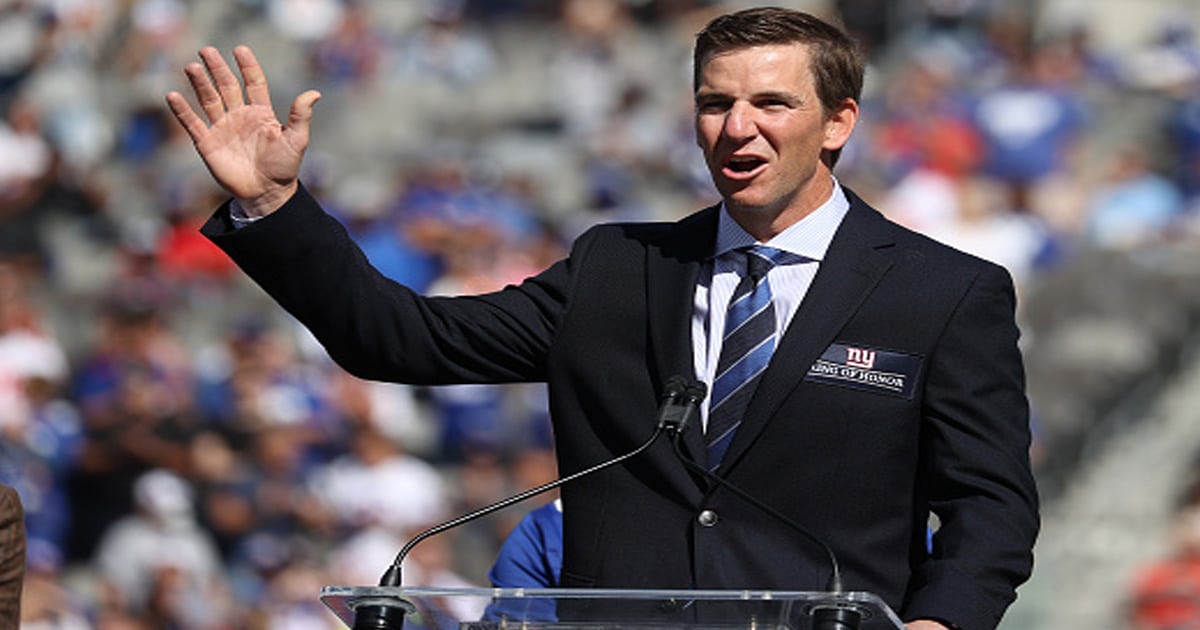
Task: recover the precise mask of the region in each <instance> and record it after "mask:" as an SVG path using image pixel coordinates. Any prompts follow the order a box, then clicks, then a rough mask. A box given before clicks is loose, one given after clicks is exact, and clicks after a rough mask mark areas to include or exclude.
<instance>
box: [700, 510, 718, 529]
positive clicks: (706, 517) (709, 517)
mask: <svg viewBox="0 0 1200 630" xmlns="http://www.w3.org/2000/svg"><path fill="white" fill-rule="evenodd" d="M718 520H719V519H718V518H717V513H716V512H714V511H712V510H704V511H703V512H701V513H700V515H699V516H697V517H696V521H698V522H699V523H700V526H701V527H712V526H713V525H716V524H717V521H718Z"/></svg>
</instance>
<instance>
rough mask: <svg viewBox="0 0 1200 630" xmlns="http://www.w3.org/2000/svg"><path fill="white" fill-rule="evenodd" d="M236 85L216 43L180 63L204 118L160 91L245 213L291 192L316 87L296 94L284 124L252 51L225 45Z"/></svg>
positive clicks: (264, 209) (265, 209) (270, 206)
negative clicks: (235, 70) (194, 59)
mask: <svg viewBox="0 0 1200 630" xmlns="http://www.w3.org/2000/svg"><path fill="white" fill-rule="evenodd" d="M233 57H234V59H235V60H236V61H237V65H238V70H239V71H240V72H241V75H242V79H243V80H244V81H245V99H243V97H242V85H241V84H240V83H239V82H238V79H237V77H236V76H234V74H233V70H231V69H230V68H229V65H228V64H226V63H225V60H224V59H223V58H222V57H221V53H220V52H219V51H217V49H216V48H213V47H211V46H206V47H205V48H203V49H201V50H200V59H201V60H202V61H203V62H204V64H203V65H201V64H200V63H196V62H192V63H190V64H188V65H187V66H186V67H185V68H184V72H185V73H186V74H187V77H188V81H189V82H190V83H191V85H192V90H194V91H195V94H196V101H197V102H198V103H199V105H200V109H202V110H203V111H204V115H205V117H206V118H208V123H205V122H204V120H203V119H201V118H200V116H199V115H197V114H196V112H195V111H194V110H192V107H191V105H190V104H188V102H187V99H185V98H184V97H183V95H182V94H180V93H179V92H171V93H169V94H167V106H168V107H170V108H171V113H173V114H175V118H176V120H178V121H179V123H180V124H181V125H183V128H184V129H185V130H187V133H188V135H189V136H191V138H192V142H193V143H194V144H195V145H196V151H197V152H198V153H199V154H200V157H201V159H203V160H204V164H205V166H207V167H208V170H209V172H210V173H212V176H213V178H214V179H215V180H216V181H217V183H218V184H220V185H221V186H222V187H223V188H225V190H227V191H228V192H229V194H231V195H233V197H234V198H235V199H237V200H238V203H239V204H240V205H241V206H242V209H243V210H244V211H245V212H246V214H247V215H249V216H252V217H259V216H264V215H267V214H270V213H271V212H274V211H275V210H276V209H278V208H279V206H281V205H283V203H284V202H285V201H287V200H288V199H289V198H290V197H291V196H292V194H294V193H295V192H296V186H297V178H298V176H299V173H300V160H301V158H303V157H304V150H305V149H306V148H307V147H308V137H309V134H308V130H309V123H310V122H311V121H312V112H313V104H314V103H316V102H317V99H319V98H321V94H320V93H319V92H317V91H316V90H309V91H307V92H304V93H303V94H301V95H299V96H297V97H296V100H295V101H293V102H292V109H291V112H289V114H288V121H287V126H283V125H281V124H280V123H279V119H278V118H277V117H276V116H275V110H274V108H272V106H271V95H270V90H268V89H267V77H266V75H265V74H264V73H263V70H262V67H261V66H259V65H258V60H257V59H255V57H254V52H253V51H251V50H250V48H248V47H246V46H238V47H237V48H234V49H233Z"/></svg>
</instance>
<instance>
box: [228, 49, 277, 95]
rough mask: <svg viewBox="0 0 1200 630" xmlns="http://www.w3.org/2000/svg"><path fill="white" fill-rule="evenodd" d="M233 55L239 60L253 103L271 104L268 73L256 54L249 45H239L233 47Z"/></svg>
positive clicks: (239, 67)
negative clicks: (259, 62)
mask: <svg viewBox="0 0 1200 630" xmlns="http://www.w3.org/2000/svg"><path fill="white" fill-rule="evenodd" d="M233 57H234V59H236V60H237V64H238V70H239V71H241V73H242V80H243V81H244V82H245V83H246V97H247V98H248V99H249V101H250V104H251V105H266V106H267V107H270V106H271V91H270V90H269V89H267V75H266V73H264V72H263V69H262V66H260V65H259V64H258V59H257V58H255V56H254V51H252V50H250V47H249V46H238V47H237V48H234V49H233Z"/></svg>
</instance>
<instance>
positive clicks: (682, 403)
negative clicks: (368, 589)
mask: <svg viewBox="0 0 1200 630" xmlns="http://www.w3.org/2000/svg"><path fill="white" fill-rule="evenodd" d="M707 391H708V389H707V387H705V385H704V384H703V383H689V382H688V381H687V380H685V379H684V378H683V377H680V376H672V377H670V378H668V379H667V382H666V383H665V384H664V385H663V393H662V399H661V402H660V403H659V408H658V417H657V422H656V424H655V427H654V433H653V434H651V436H650V438H649V439H647V440H646V441H645V442H643V443H642V445H641V446H638V447H637V448H635V449H633V450H632V451H629V452H628V453H625V454H624V455H618V456H616V457H614V458H612V459H609V460H606V461H603V462H601V463H599V464H596V465H595V466H592V467H591V468H586V469H584V470H580V471H578V472H576V473H574V474H571V475H568V476H566V477H562V478H559V479H555V480H554V481H550V482H547V483H544V484H542V485H540V486H537V487H536V488H530V489H529V490H526V491H524V492H521V493H519V494H515V495H513V496H511V497H508V498H505V499H501V500H499V501H496V502H495V503H492V504H489V505H485V506H483V507H481V508H479V509H476V510H473V511H471V512H468V513H466V514H463V515H462V516H458V517H456V518H453V519H450V520H448V521H446V522H443V523H440V524H438V525H434V526H433V527H430V528H429V529H426V530H425V531H423V532H420V533H419V534H417V535H416V536H413V537H412V539H411V540H409V541H408V542H407V543H405V544H404V546H403V547H402V548H401V549H400V552H399V553H397V554H396V558H395V559H394V560H393V561H392V564H391V565H390V566H388V568H387V570H386V571H385V572H384V574H383V577H381V578H379V585H380V586H386V587H395V586H400V583H401V568H400V565H401V563H403V562H404V559H405V558H406V557H408V553H409V552H410V551H412V548H413V547H415V546H417V544H418V543H420V542H421V541H423V540H425V539H426V538H429V537H430V536H436V535H437V534H440V533H442V532H444V531H446V530H449V529H454V528H455V527H458V526H460V525H464V524H466V523H469V522H471V521H474V520H475V519H478V518H480V517H483V516H487V515H488V514H491V513H493V512H497V511H499V510H502V509H504V508H506V507H509V506H511V505H514V504H517V503H520V502H521V501H524V500H526V499H528V498H530V497H534V496H536V495H539V494H542V493H543V492H548V491H550V490H553V489H555V488H557V487H559V486H562V485H564V484H567V483H569V482H571V481H574V480H576V479H579V478H580V477H586V476H587V475H590V474H592V473H595V472H599V471H601V470H604V469H605V468H609V467H611V466H615V465H616V464H619V463H621V462H623V461H625V460H627V459H630V458H632V457H636V456H637V455H639V454H640V453H642V452H643V451H645V450H646V449H648V448H650V446H651V445H652V444H654V442H655V441H657V440H658V438H659V437H661V436H662V435H663V433H666V432H667V431H682V430H683V429H684V428H686V427H687V424H688V423H689V422H690V421H691V419H692V417H694V416H695V414H696V410H697V408H698V406H699V404H700V401H701V400H703V399H704V396H705V394H706V393H707ZM351 607H352V608H353V610H354V628H353V630H402V629H403V628H404V617H405V615H407V614H408V613H411V612H414V611H415V610H416V607H415V606H413V605H412V604H411V603H410V602H408V601H406V600H403V599H400V598H398V597H371V598H363V599H361V600H357V601H355V602H352V603H351Z"/></svg>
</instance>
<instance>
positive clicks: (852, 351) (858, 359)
mask: <svg viewBox="0 0 1200 630" xmlns="http://www.w3.org/2000/svg"><path fill="white" fill-rule="evenodd" d="M846 365H849V366H850V367H856V368H862V369H864V370H870V369H874V367H875V351H874V350H865V349H863V348H846Z"/></svg>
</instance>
